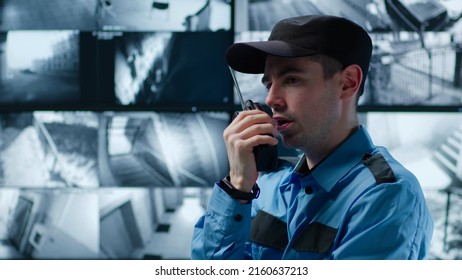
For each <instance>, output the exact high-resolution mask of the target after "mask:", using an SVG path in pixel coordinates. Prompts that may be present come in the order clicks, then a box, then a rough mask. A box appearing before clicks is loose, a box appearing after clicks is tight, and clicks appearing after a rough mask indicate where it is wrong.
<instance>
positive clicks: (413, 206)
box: [192, 127, 433, 260]
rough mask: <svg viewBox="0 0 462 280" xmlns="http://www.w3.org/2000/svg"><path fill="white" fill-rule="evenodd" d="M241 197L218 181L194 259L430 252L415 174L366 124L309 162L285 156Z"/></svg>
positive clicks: (429, 225) (199, 227) (428, 222)
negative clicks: (248, 198) (243, 200)
mask: <svg viewBox="0 0 462 280" xmlns="http://www.w3.org/2000/svg"><path fill="white" fill-rule="evenodd" d="M258 185H259V186H260V189H261V193H260V196H259V197H258V198H257V199H254V200H253V201H252V203H249V204H240V203H239V202H238V201H236V200H234V199H232V198H231V197H230V196H229V195H228V194H226V192H225V191H223V190H222V189H221V188H220V187H218V185H215V187H214V189H213V191H212V195H211V198H210V202H209V205H208V208H207V210H206V212H205V214H204V216H202V217H201V218H200V219H199V221H198V222H197V224H196V226H195V229H194V235H193V242H192V258H193V259H379V260H380V259H424V258H425V257H426V255H427V253H428V248H429V245H430V240H431V237H432V232H433V220H432V218H431V215H430V213H429V210H428V208H427V205H426V202H425V199H424V195H423V193H422V190H421V187H420V184H419V182H418V181H417V179H416V178H415V176H414V175H413V174H412V173H410V172H409V171H408V170H406V169H405V168H404V167H403V166H402V165H401V164H399V163H398V162H397V161H396V160H395V159H394V158H393V157H392V156H391V155H390V154H389V152H388V151H387V150H386V149H385V148H383V147H376V146H374V144H373V143H372V141H371V139H370V137H369V135H368V133H367V131H366V130H365V129H364V127H360V128H359V130H358V131H356V132H355V133H354V134H353V135H351V136H350V137H349V138H348V139H346V140H345V141H344V142H343V143H342V144H341V145H340V146H339V147H338V148H337V149H336V150H335V151H334V152H333V153H331V154H330V155H329V156H328V157H326V158H325V159H324V160H323V161H322V162H320V163H319V164H317V165H316V166H315V167H314V168H313V169H312V170H308V167H307V165H306V160H305V158H304V157H303V158H302V159H301V160H300V161H299V162H298V164H297V165H295V166H294V165H293V164H291V163H289V162H286V161H281V162H280V164H279V166H278V168H277V170H276V171H273V172H269V173H262V174H260V176H259V179H258Z"/></svg>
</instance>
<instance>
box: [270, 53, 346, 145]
mask: <svg viewBox="0 0 462 280" xmlns="http://www.w3.org/2000/svg"><path fill="white" fill-rule="evenodd" d="M262 82H263V84H264V85H265V86H266V88H267V89H268V96H267V97H266V101H265V102H266V104H267V105H268V106H270V107H271V108H272V109H273V112H274V119H275V121H276V128H277V130H278V131H279V133H280V135H281V138H282V141H283V143H284V145H286V146H288V147H292V148H296V149H300V150H302V151H303V152H305V153H309V152H310V151H314V150H318V149H322V146H323V145H329V141H335V140H331V138H332V137H333V134H335V131H334V130H335V128H336V127H335V126H336V125H338V121H339V119H340V114H341V107H340V106H341V102H340V97H339V96H340V89H341V80H340V76H339V74H336V75H334V77H332V78H330V79H328V80H325V79H324V74H323V69H322V66H321V64H319V63H317V62H314V61H311V60H310V59H309V58H307V57H303V58H289V59H288V58H281V57H274V56H268V58H267V60H266V66H265V74H264V76H263V79H262Z"/></svg>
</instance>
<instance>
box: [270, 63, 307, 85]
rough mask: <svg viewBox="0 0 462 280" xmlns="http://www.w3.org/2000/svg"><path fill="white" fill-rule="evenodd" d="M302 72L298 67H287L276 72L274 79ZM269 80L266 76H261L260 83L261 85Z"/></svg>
mask: <svg viewBox="0 0 462 280" xmlns="http://www.w3.org/2000/svg"><path fill="white" fill-rule="evenodd" d="M303 72H304V71H303V70H302V69H301V68H298V67H295V66H288V67H285V68H283V69H281V70H280V71H278V72H277V73H276V77H277V78H279V77H282V76H284V75H287V74H289V73H303ZM269 80H270V79H269V78H268V76H267V75H266V74H264V75H263V77H262V78H261V82H262V83H263V84H265V83H267V82H269Z"/></svg>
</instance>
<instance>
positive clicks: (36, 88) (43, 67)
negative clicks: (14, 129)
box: [0, 31, 80, 107]
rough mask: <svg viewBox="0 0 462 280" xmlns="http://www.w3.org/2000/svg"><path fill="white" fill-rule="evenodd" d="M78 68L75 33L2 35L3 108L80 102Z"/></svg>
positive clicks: (0, 88)
mask: <svg viewBox="0 0 462 280" xmlns="http://www.w3.org/2000/svg"><path fill="white" fill-rule="evenodd" d="M31 46H33V47H31ZM79 64H80V63H79V36H78V33H76V32H74V31H9V32H0V106H5V107H8V106H11V105H13V106H17V105H22V106H37V105H38V106H50V105H69V104H71V103H75V102H77V101H78V100H79V98H80V87H79V69H80V68H79Z"/></svg>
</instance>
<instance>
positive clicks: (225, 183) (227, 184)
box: [218, 175, 260, 201]
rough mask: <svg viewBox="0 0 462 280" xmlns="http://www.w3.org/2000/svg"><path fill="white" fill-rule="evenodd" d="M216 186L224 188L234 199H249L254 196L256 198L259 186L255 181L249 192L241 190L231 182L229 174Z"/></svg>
mask: <svg viewBox="0 0 462 280" xmlns="http://www.w3.org/2000/svg"><path fill="white" fill-rule="evenodd" d="M218 186H220V188H221V189H222V190H224V191H225V192H226V193H227V194H228V195H229V196H231V197H232V198H234V199H239V200H247V201H250V200H252V199H254V198H257V197H258V195H260V188H259V187H258V185H257V183H255V184H254V185H253V187H252V190H251V191H250V192H249V193H248V192H241V191H240V190H238V189H236V188H235V187H234V186H233V185H232V184H231V181H230V178H229V175H228V176H226V177H225V178H223V179H221V180H220V182H219V184H218Z"/></svg>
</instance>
